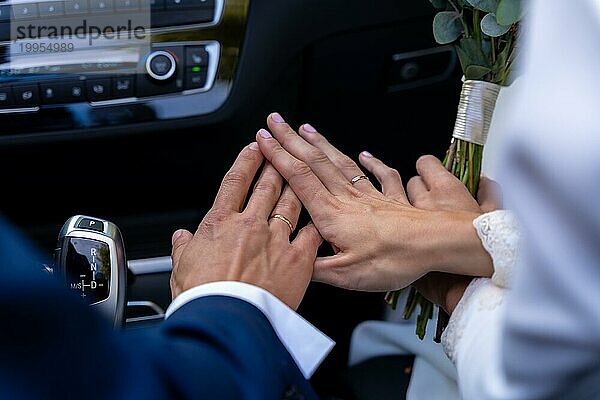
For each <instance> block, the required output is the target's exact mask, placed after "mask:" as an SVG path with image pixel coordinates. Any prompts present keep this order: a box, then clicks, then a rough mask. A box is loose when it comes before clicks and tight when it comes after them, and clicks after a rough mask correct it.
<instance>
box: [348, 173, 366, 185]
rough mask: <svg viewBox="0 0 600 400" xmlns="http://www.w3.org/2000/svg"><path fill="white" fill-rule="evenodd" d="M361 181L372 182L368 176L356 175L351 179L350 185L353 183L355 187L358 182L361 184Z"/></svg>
mask: <svg viewBox="0 0 600 400" xmlns="http://www.w3.org/2000/svg"><path fill="white" fill-rule="evenodd" d="M360 181H369V182H370V181H371V180H370V179H369V177H368V176H366V175H356V176H355V177H354V178H352V179H350V183H352V184H353V185H355V184H356V183H357V182H360Z"/></svg>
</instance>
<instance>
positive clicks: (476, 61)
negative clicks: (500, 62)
mask: <svg viewBox="0 0 600 400" xmlns="http://www.w3.org/2000/svg"><path fill="white" fill-rule="evenodd" d="M456 53H457V54H458V59H459V60H460V64H461V66H462V69H463V72H466V71H467V68H469V66H471V65H478V66H482V67H487V68H490V69H491V67H492V65H491V62H490V59H489V58H488V57H486V56H485V54H484V53H483V50H482V48H481V43H480V42H478V41H477V40H475V39H473V38H464V39H461V41H460V42H459V43H458V44H457V45H456Z"/></svg>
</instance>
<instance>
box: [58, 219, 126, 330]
mask: <svg viewBox="0 0 600 400" xmlns="http://www.w3.org/2000/svg"><path fill="white" fill-rule="evenodd" d="M56 272H58V274H59V275H60V277H61V279H64V280H65V284H66V285H67V287H68V288H70V289H71V290H73V291H75V292H76V293H78V294H79V296H81V298H82V299H83V301H85V302H86V303H87V304H89V305H90V306H91V307H92V308H95V309H97V310H98V311H99V312H100V313H101V314H103V315H104V316H106V317H107V318H109V319H110V321H111V322H112V323H113V325H114V327H121V326H122V325H123V316H124V310H125V301H126V293H125V292H126V290H127V263H126V260H125V249H124V245H123V238H122V236H121V232H120V231H119V228H117V226H116V225H115V224H113V223H111V222H109V221H106V220H102V219H99V218H92V217H86V216H83V215H77V216H74V217H72V218H69V220H68V221H67V222H66V223H65V224H64V226H63V227H62V229H61V231H60V234H59V236H58V246H57V253H56Z"/></svg>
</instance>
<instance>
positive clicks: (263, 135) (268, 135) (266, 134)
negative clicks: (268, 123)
mask: <svg viewBox="0 0 600 400" xmlns="http://www.w3.org/2000/svg"><path fill="white" fill-rule="evenodd" d="M258 134H259V135H260V137H261V138H263V139H270V138H272V137H273V136H271V133H270V132H269V131H268V130H266V129H261V130H260V131H258Z"/></svg>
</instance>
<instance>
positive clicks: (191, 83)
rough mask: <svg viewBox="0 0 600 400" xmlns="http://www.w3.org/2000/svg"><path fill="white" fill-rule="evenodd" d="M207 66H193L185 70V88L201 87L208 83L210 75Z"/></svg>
mask: <svg viewBox="0 0 600 400" xmlns="http://www.w3.org/2000/svg"><path fill="white" fill-rule="evenodd" d="M207 72H208V69H207V68H206V67H191V68H187V70H186V72H185V88H186V89H200V88H203V87H204V86H205V85H206V80H207V79H206V78H207V75H208V73H207Z"/></svg>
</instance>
